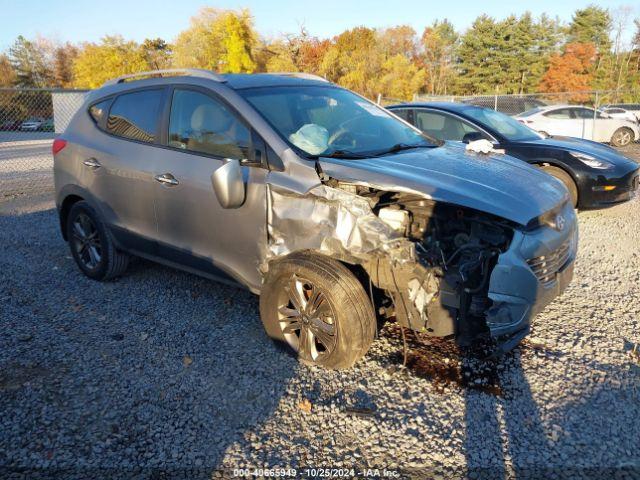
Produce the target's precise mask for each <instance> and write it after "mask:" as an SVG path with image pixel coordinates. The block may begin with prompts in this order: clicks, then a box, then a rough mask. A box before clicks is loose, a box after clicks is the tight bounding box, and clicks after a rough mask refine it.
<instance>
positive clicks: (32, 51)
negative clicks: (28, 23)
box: [9, 35, 52, 88]
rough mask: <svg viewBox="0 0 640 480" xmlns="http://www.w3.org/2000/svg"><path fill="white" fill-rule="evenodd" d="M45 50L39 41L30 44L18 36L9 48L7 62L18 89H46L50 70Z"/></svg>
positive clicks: (50, 76)
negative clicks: (9, 64)
mask: <svg viewBox="0 0 640 480" xmlns="http://www.w3.org/2000/svg"><path fill="white" fill-rule="evenodd" d="M47 53H48V52H47V49H46V48H45V45H44V43H43V42H41V41H36V42H32V41H29V40H27V39H26V38H24V37H23V36H22V35H20V36H19V37H18V38H17V39H16V41H15V42H14V44H13V45H12V46H11V47H10V48H9V61H10V62H11V66H12V68H13V70H14V72H15V75H16V78H15V84H16V85H17V86H20V87H40V88H42V87H47V86H49V85H50V84H51V79H52V70H51V67H50V61H49V59H48V58H47Z"/></svg>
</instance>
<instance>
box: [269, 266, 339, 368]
mask: <svg viewBox="0 0 640 480" xmlns="http://www.w3.org/2000/svg"><path fill="white" fill-rule="evenodd" d="M284 291H285V293H286V295H284V296H283V297H284V298H283V299H282V300H281V301H280V302H279V306H278V317H279V322H280V328H281V329H282V333H283V335H284V337H285V339H286V340H287V342H288V343H289V344H290V345H291V346H292V347H293V348H294V349H295V350H297V351H298V354H299V355H300V357H302V358H303V359H305V360H311V361H313V362H315V361H317V360H318V359H320V358H322V357H325V356H327V355H330V354H331V352H333V350H334V349H335V347H336V333H337V330H336V315H335V312H334V310H333V307H332V306H331V304H330V302H329V300H328V298H327V296H326V294H325V293H324V292H322V291H321V290H320V289H319V288H318V287H316V286H315V285H313V283H311V282H310V281H309V280H306V279H304V278H301V277H298V276H297V275H293V276H292V277H291V278H290V279H289V281H288V282H287V283H286V285H285V286H284Z"/></svg>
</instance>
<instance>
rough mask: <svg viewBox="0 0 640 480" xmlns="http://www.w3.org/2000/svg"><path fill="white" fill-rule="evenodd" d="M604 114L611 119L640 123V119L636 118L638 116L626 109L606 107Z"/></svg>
mask: <svg viewBox="0 0 640 480" xmlns="http://www.w3.org/2000/svg"><path fill="white" fill-rule="evenodd" d="M602 111H603V112H604V113H606V114H607V115H609V116H610V117H611V118H620V119H622V120H627V121H629V122H636V123H637V122H640V119H638V117H636V114H635V113H633V112H632V111H630V110H625V109H624V108H618V107H605V108H603V109H602Z"/></svg>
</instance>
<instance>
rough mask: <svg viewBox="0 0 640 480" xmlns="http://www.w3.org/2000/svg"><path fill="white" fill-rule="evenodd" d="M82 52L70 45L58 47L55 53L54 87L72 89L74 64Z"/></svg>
mask: <svg viewBox="0 0 640 480" xmlns="http://www.w3.org/2000/svg"><path fill="white" fill-rule="evenodd" d="M79 53H80V51H79V50H78V47H76V46H75V45H72V44H70V43H68V42H67V43H66V44H64V45H58V46H57V47H55V50H54V52H53V78H52V80H53V85H52V86H56V87H62V88H66V87H70V86H72V85H73V62H74V61H75V59H76V58H77V56H78V54H79Z"/></svg>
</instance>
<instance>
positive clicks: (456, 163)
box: [319, 142, 568, 225]
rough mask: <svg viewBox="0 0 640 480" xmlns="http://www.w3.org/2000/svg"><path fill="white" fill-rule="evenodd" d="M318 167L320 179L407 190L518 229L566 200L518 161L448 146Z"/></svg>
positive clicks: (560, 189) (555, 185) (561, 190)
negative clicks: (322, 176)
mask: <svg viewBox="0 0 640 480" xmlns="http://www.w3.org/2000/svg"><path fill="white" fill-rule="evenodd" d="M319 163H320V167H321V169H322V171H323V172H324V173H325V174H327V175H329V176H331V177H333V178H336V179H339V180H344V181H353V182H357V183H367V184H369V185H371V186H375V187H379V188H384V189H385V190H390V191H412V192H416V193H419V194H422V195H425V196H427V197H429V198H432V199H433V200H435V201H440V202H446V203H450V204H454V205H460V206H462V207H468V208H473V209H476V210H480V211H484V212H487V213H491V214H493V215H497V216H499V217H502V218H505V219H507V220H511V221H513V222H516V223H519V224H521V225H526V224H527V223H528V222H529V221H530V220H532V219H533V218H535V217H537V216H539V215H541V214H542V213H545V212H547V211H548V210H551V209H552V208H554V207H556V206H557V205H558V204H560V203H561V202H562V201H563V200H565V199H566V198H568V194H567V191H566V189H565V187H564V186H563V185H562V184H561V183H560V182H559V181H558V180H556V179H554V178H553V177H551V176H550V175H547V174H546V173H544V172H542V171H540V170H538V169H536V168H534V167H531V166H529V165H528V164H527V163H525V162H523V161H522V160H517V159H515V158H513V157H510V156H508V155H501V154H493V155H483V154H475V153H467V152H466V151H465V148H464V145H461V144H457V143H454V142H447V143H446V144H445V145H443V146H442V147H435V148H431V149H426V148H420V149H415V150H407V151H404V152H401V153H397V154H395V155H386V156H383V157H375V158H369V159H363V160H360V159H357V160H355V159H354V160H346V159H336V158H321V159H320V160H319Z"/></svg>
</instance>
